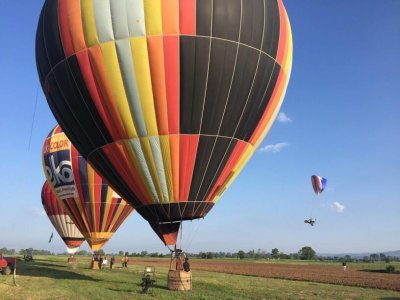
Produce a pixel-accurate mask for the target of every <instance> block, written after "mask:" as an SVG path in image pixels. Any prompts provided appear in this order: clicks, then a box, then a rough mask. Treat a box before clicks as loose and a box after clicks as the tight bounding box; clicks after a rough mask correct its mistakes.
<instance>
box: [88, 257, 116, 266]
mask: <svg viewBox="0 0 400 300" xmlns="http://www.w3.org/2000/svg"><path fill="white" fill-rule="evenodd" d="M92 260H93V261H95V262H98V264H99V269H105V268H107V264H108V260H107V256H104V257H102V256H100V257H98V256H97V254H94V255H93V258H92ZM114 264H115V257H114V256H113V257H111V259H110V269H112V268H113V267H114Z"/></svg>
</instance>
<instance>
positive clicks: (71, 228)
mask: <svg viewBox="0 0 400 300" xmlns="http://www.w3.org/2000/svg"><path fill="white" fill-rule="evenodd" d="M42 204H43V208H44V210H45V211H46V214H47V216H48V217H49V219H50V222H51V223H52V224H53V226H54V228H55V229H56V230H57V232H58V234H59V235H60V237H61V239H62V240H63V241H64V243H65V244H66V245H67V252H68V253H69V254H74V253H75V252H76V251H77V250H78V249H79V247H80V246H81V245H82V243H83V242H84V241H85V238H84V236H83V235H82V233H81V232H80V231H79V229H78V227H76V225H75V223H74V222H73V221H72V219H71V218H70V217H69V215H68V214H67V213H66V211H65V210H64V207H63V206H62V203H61V202H60V201H59V200H58V199H57V196H56V195H55V194H54V192H53V191H52V189H51V186H50V185H49V183H48V182H47V181H46V182H45V183H44V184H43V187H42Z"/></svg>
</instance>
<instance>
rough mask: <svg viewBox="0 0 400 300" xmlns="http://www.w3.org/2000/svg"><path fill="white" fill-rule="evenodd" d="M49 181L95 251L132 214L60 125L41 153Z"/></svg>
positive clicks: (125, 203)
mask: <svg viewBox="0 0 400 300" xmlns="http://www.w3.org/2000/svg"><path fill="white" fill-rule="evenodd" d="M42 159H43V169H44V172H45V174H46V178H47V180H48V182H49V184H50V185H51V187H52V189H53V190H54V191H55V193H56V195H57V196H58V198H59V199H60V200H61V201H62V203H63V205H64V207H65V209H66V211H67V213H68V215H69V216H70V217H71V219H72V220H73V221H74V223H75V224H76V226H77V227H78V228H79V230H80V231H81V232H82V234H83V235H84V236H85V238H86V240H87V242H88V243H89V245H90V247H91V248H92V250H93V251H97V250H100V249H101V248H102V247H103V246H104V244H105V243H106V242H107V241H108V240H109V239H110V238H111V237H112V235H113V234H114V232H115V231H116V230H117V229H118V228H119V226H120V225H121V224H122V223H123V222H124V220H125V219H126V218H127V217H128V216H129V215H130V213H131V212H132V211H133V208H132V206H130V205H129V204H128V203H127V202H126V201H124V200H123V199H122V198H121V197H120V196H118V194H117V193H116V192H115V191H114V190H112V189H111V187H110V186H109V185H108V184H107V182H106V181H105V180H104V179H103V178H102V177H101V176H100V175H98V174H97V173H96V172H95V171H94V170H93V168H92V167H91V166H90V165H89V164H88V163H87V162H86V160H85V159H84V158H83V157H82V156H81V155H80V154H79V153H78V152H77V150H76V149H75V147H74V146H73V145H72V144H71V142H70V141H69V140H68V138H67V137H66V135H65V134H64V132H63V131H62V129H61V128H60V127H59V126H56V127H55V128H54V129H53V130H52V131H51V132H50V134H49V135H48V137H47V138H46V140H45V142H44V145H43V152H42Z"/></svg>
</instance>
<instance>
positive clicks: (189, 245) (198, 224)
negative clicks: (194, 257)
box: [186, 220, 200, 252]
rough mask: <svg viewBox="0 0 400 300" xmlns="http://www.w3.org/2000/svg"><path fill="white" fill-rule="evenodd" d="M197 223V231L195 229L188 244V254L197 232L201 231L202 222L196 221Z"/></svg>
mask: <svg viewBox="0 0 400 300" xmlns="http://www.w3.org/2000/svg"><path fill="white" fill-rule="evenodd" d="M192 222H193V221H192ZM196 222H197V225H196V227H195V229H194V231H193V233H192V235H191V238H190V241H189V244H188V246H187V247H186V252H189V249H190V247H191V246H192V242H193V240H194V238H195V237H196V235H197V232H198V231H199V228H200V220H196Z"/></svg>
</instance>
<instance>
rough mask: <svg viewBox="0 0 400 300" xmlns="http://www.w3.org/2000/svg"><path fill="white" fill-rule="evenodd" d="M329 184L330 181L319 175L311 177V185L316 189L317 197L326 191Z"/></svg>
mask: <svg viewBox="0 0 400 300" xmlns="http://www.w3.org/2000/svg"><path fill="white" fill-rule="evenodd" d="M327 182H328V180H326V179H325V178H323V177H321V176H318V175H312V176H311V184H312V187H313V189H314V193H315V194H316V195H319V194H321V193H322V192H323V191H324V189H325V187H326V183H327Z"/></svg>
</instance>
